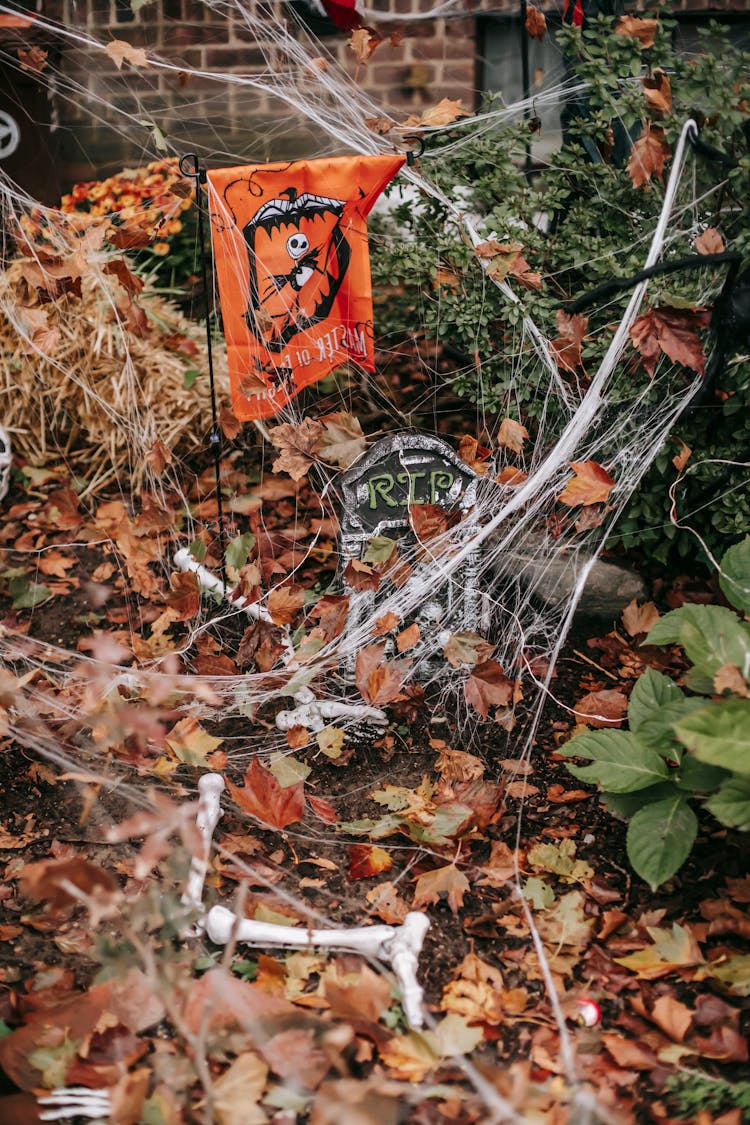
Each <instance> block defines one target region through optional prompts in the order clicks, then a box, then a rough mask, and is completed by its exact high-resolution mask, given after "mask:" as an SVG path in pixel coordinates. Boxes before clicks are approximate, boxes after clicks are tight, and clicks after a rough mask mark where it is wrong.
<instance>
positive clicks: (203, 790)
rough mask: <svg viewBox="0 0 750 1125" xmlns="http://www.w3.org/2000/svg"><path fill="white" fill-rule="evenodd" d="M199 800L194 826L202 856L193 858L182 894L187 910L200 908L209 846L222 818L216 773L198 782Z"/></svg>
mask: <svg viewBox="0 0 750 1125" xmlns="http://www.w3.org/2000/svg"><path fill="white" fill-rule="evenodd" d="M198 790H199V792H200V799H199V801H198V812H197V814H196V817H195V823H196V825H197V828H198V831H199V832H200V834H201V843H202V849H201V854H200V855H198V856H193V860H192V863H191V864H190V873H189V875H188V880H187V886H186V888H185V893H184V895H183V896H182V901H183V903H184V904H185V905H186V906H195V907H197V908H198V909H199V910H200V909H202V907H203V885H204V883H205V881H206V874H207V872H208V861H209V858H210V855H211V842H212V840H213V835H214V832H215V830H216V825H217V824H218V823H219V819H220V817H221V815H222V814H221V803H220V802H221V794H222V793H223V791H224V778H223V777H222V776H221V775H220V774H218V773H204V774H203V776H202V777H201V779H200V781H199V782H198Z"/></svg>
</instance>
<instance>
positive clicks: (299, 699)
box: [276, 687, 388, 731]
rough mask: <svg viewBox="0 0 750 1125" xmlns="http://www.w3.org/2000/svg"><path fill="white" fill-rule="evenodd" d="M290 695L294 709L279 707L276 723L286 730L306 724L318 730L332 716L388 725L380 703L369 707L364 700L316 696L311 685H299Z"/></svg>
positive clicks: (329, 720) (311, 728)
mask: <svg viewBox="0 0 750 1125" xmlns="http://www.w3.org/2000/svg"><path fill="white" fill-rule="evenodd" d="M293 699H294V701H295V703H296V704H297V706H296V707H295V708H294V710H293V711H279V713H278V715H277V716H276V726H277V727H278V728H279V730H283V731H287V730H291V728H292V727H294V726H297V727H306V728H307V729H308V730H312V731H321V730H324V728H325V727H327V726H328V724H329V723H330V722H331V720H332V719H351V720H352V721H353V722H357V721H359V722H369V723H374V724H375V725H376V726H379V727H385V726H387V725H388V718H387V716H386V714H385V712H384V711H381V710H380V708H379V707H368V706H366V705H365V704H364V703H361V704H357V703H339V702H338V701H337V700H335V699H322V700H321V699H316V697H315V695H314V694H313V692H312V691H311V690H310V688H307V687H304V688H300V690H299V691H298V692H296V693H295V695H294V696H293Z"/></svg>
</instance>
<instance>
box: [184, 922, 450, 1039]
mask: <svg viewBox="0 0 750 1125" xmlns="http://www.w3.org/2000/svg"><path fill="white" fill-rule="evenodd" d="M429 928H430V920H429V918H428V917H427V915H426V914H423V913H422V912H421V911H419V910H411V911H410V912H409V913H408V914H407V915H406V918H405V919H404V921H403V923H402V924H401V925H400V926H360V927H354V928H353V929H346V928H338V929H331V930H302V929H299V930H295V929H293V928H291V927H290V926H277V925H275V924H274V923H272V922H254V921H253V920H252V919H249V918H239V917H238V915H236V914H235V913H234V912H233V911H231V910H227V908H226V907H225V906H214V907H212V908H211V910H209V912H208V915H207V917H206V933H207V934H208V936H209V937H210V939H211V941H213V942H215V943H216V945H226V944H227V942H229V941H230V940H232V939H233V938H234V940H235V941H241V942H244V943H245V944H247V945H259V946H264V947H269V946H280V947H286V948H294V949H300V948H301V949H309V948H311V947H313V946H315V947H317V948H319V949H337V950H341V951H342V952H346V953H361V954H362V956H363V957H370V958H373V959H376V960H378V961H384V962H386V963H387V964H390V966H391V968H392V969H393V972H394V974H395V977H396V980H397V981H398V984H399V988H400V989H401V1004H402V1007H403V1009H404V1015H405V1016H406V1022H407V1023H408V1024H409V1027H411V1028H414V1029H415V1030H418V1029H419V1028H420V1027H422V1026H423V1025H424V1019H425V1013H424V1007H423V1005H422V996H423V992H422V988H421V986H420V984H419V982H418V980H417V968H418V966H419V954H420V951H421V949H422V945H423V943H424V938H425V934H426V933H427V931H428V929H429Z"/></svg>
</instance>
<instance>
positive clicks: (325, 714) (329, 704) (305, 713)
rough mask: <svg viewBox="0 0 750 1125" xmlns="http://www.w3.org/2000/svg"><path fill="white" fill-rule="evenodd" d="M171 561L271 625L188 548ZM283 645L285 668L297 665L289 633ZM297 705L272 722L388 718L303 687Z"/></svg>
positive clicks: (317, 724) (319, 724) (318, 725)
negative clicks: (320, 696)
mask: <svg viewBox="0 0 750 1125" xmlns="http://www.w3.org/2000/svg"><path fill="white" fill-rule="evenodd" d="M174 564H175V566H176V567H178V568H179V569H180V570H183V571H192V572H193V574H195V575H196V576H197V578H198V582H199V584H200V585H201V586H202V588H203V589H204V590H208V591H209V592H210V593H214V594H220V595H221V596H222V597H223V598H225V599H226V600H227V601H228V602H230V603H231V604H232V605H233V606H234V607H235V608H236V609H241V610H242V611H243V613H246V614H247V615H248V617H253V618H255V619H256V620H260V621H268V622H269V623H270V624H273V623H274V622H273V618H272V617H271V615H270V613H269V612H268V610H267V609H266V608H265V606H262V605H260V603H259V602H248V600H247V598H244V597H242V595H239V596H235V594H234V590H233V589H232V588H231V587H229V588H227V587H226V586H225V585H224V583H223V582H222V581H221V579H220V578H217V577H216V575H215V574H212V573H211V571H210V570H207V569H206V567H205V566H201V565H200V563H198V562H196V560H195V559H194V558H193V556H192V555H191V554H190V551H188V549H187V548H186V547H182V548H181V549H180V550H179V551H177V552H176V553H175V556H174ZM282 643H283V645H284V663H285V664H286V666H287V668H296V667H297V656H296V653H295V651H294V646H293V645H292V641H291V638H290V637H289V634H288V633H287V632H285V636H284V639H283V641H282ZM292 698H293V699H294V701H295V703H296V704H297V706H296V707H295V709H294V710H292V711H281V712H280V713H279V714H278V715H277V716H276V725H277V727H278V728H279V730H283V731H287V730H289V729H290V728H291V727H293V726H299V727H306V728H307V729H308V730H312V731H321V730H323V729H324V728H325V727H326V726H328V723H329V722H330V721H331V720H332V719H351V720H352V721H354V722H356V721H357V720H360V721H362V720H365V721H367V722H371V723H375V724H376V725H377V726H387V725H388V719H387V718H386V715H385V713H384V712H383V711H381V710H380V709H379V708H378V707H366V706H364V705H361V704H353V703H338V702H336V701H334V700H330V699H329V700H324V701H319V700H318V699H316V697H315V695H314V694H313V692H312V691H311V690H310V688H307V687H303V688H300V690H299V691H297V692H295V694H294V695H293V696H292Z"/></svg>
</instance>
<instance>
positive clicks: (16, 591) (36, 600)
mask: <svg viewBox="0 0 750 1125" xmlns="http://www.w3.org/2000/svg"><path fill="white" fill-rule="evenodd" d="M8 590H9V592H10V596H11V597H12V598H13V608H14V609H33V608H34V606H36V605H39V604H40V602H44V601H46V600H47V598H48V597H49V596H50V594H51V592H52V591H51V590H50V588H49V586H40V585H37V583H36V582H29V580H28V578H12V579H11V580H10V582H9V584H8Z"/></svg>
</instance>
